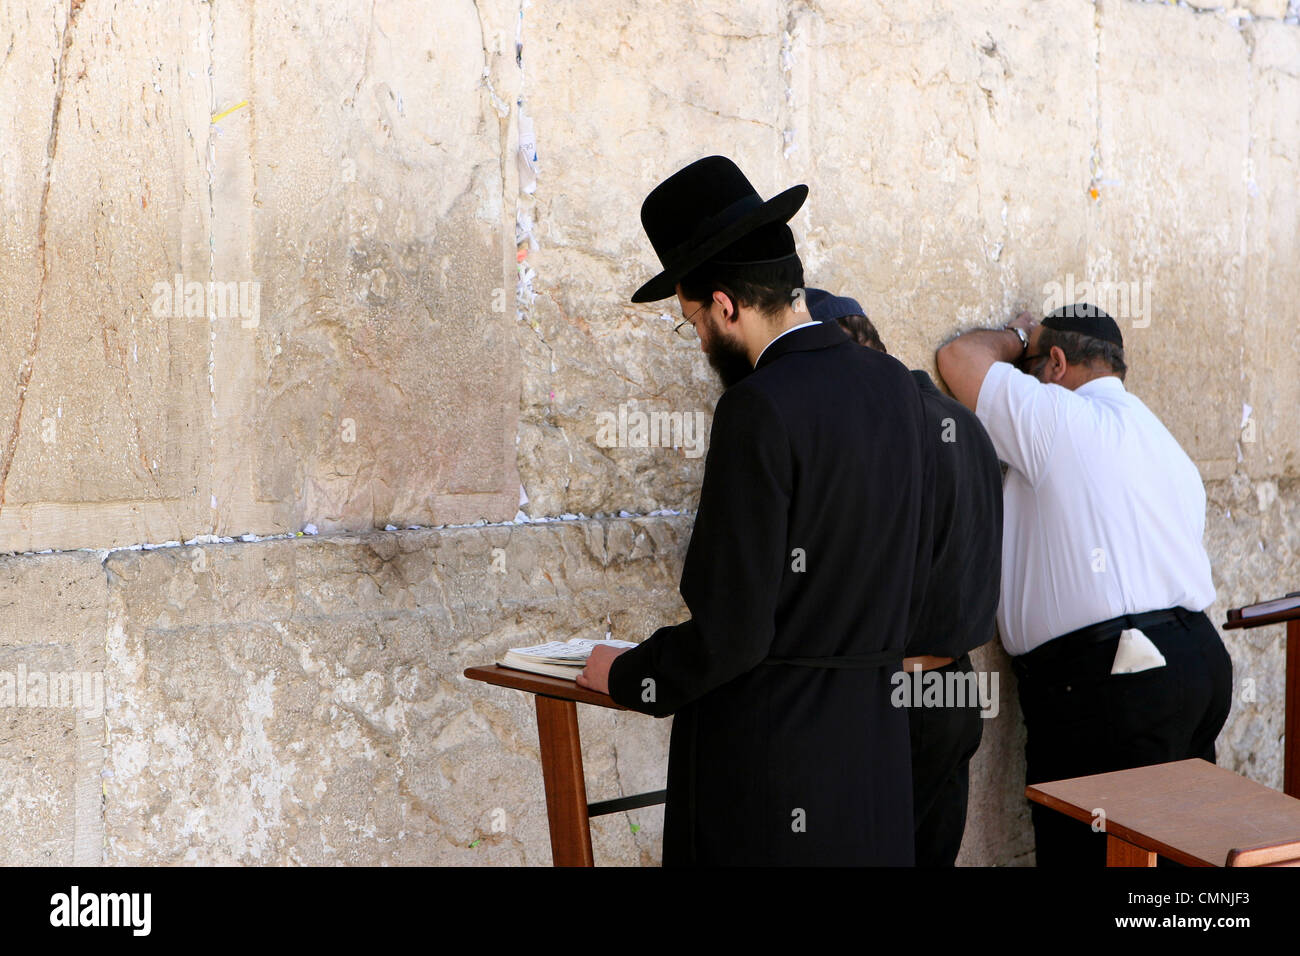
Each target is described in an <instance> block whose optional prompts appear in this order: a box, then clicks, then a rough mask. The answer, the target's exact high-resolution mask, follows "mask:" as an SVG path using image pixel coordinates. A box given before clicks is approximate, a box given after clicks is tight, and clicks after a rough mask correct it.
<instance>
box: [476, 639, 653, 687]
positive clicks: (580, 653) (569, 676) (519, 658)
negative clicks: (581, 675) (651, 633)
mask: <svg viewBox="0 0 1300 956" xmlns="http://www.w3.org/2000/svg"><path fill="white" fill-rule="evenodd" d="M597 645H604V646H605V647H636V644H634V643H632V642H631V641H601V640H595V639H593V638H590V637H575V638H574V639H573V640H571V641H549V642H548V643H546V644H537V645H535V646H533V647H512V648H510V650H508V651H506V656H505V657H504V658H503V659H502V660H500V661H498V663H499V664H500V665H501V666H502V667H513V668H514V669H515V670H517V671H530V672H532V673H534V674H545V675H547V676H548V677H562V678H564V679H565V680H575V679H577V676H578V672H579V671H580V670H582V668H583V667H584V666H586V663H587V658H588V657H590V656H591V649H592V648H593V647H596V646H597Z"/></svg>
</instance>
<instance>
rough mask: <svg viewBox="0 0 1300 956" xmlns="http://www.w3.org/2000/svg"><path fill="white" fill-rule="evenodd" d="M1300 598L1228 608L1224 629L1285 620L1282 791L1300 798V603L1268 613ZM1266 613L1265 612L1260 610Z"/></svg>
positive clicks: (1298, 593)
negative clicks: (1276, 606)
mask: <svg viewBox="0 0 1300 956" xmlns="http://www.w3.org/2000/svg"><path fill="white" fill-rule="evenodd" d="M1296 597H1300V591H1293V592H1291V593H1290V594H1288V595H1286V597H1285V598H1278V599H1277V600H1276V601H1265V602H1263V603H1261V604H1251V605H1247V606H1246V607H1239V608H1233V609H1232V610H1230V611H1228V619H1227V620H1226V621H1225V622H1224V624H1223V628H1224V630H1228V631H1230V630H1234V629H1236V628H1251V627H1263V626H1264V625H1265V624H1281V623H1282V622H1283V621H1285V622H1286V685H1285V686H1286V692H1285V696H1286V704H1285V706H1286V718H1285V722H1284V723H1283V725H1282V726H1283V734H1284V737H1283V739H1282V755H1283V756H1282V792H1283V793H1285V794H1288V795H1289V796H1292V797H1300V606H1297V607H1291V608H1283V609H1280V610H1274V611H1271V612H1269V611H1268V606H1269V605H1279V604H1287V603H1294V602H1289V601H1288V600H1287V598H1296ZM1261 612H1264V613H1261Z"/></svg>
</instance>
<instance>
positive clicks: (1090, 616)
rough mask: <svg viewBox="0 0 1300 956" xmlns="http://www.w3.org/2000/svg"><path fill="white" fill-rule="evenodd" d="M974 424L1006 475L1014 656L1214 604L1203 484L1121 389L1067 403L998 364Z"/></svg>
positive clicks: (1096, 387) (1007, 609) (1089, 390)
mask: <svg viewBox="0 0 1300 956" xmlns="http://www.w3.org/2000/svg"><path fill="white" fill-rule="evenodd" d="M975 413H976V415H978V416H979V419H980V421H981V422H983V423H984V427H985V428H986V429H987V430H988V433H989V436H990V437H991V438H992V439H993V447H994V448H995V449H996V450H997V453H998V457H999V458H1000V459H1002V460H1003V461H1004V462H1006V463H1007V465H1008V466H1009V469H1008V471H1007V477H1006V482H1005V485H1004V487H1003V498H1004V505H1003V532H1002V594H1001V599H1000V602H999V605H998V627H999V629H1000V630H1001V631H1002V643H1003V645H1004V646H1005V647H1006V649H1007V653H1009V654H1012V655H1016V654H1024V653H1027V652H1028V651H1031V650H1033V649H1034V648H1035V647H1038V646H1039V645H1040V644H1043V643H1044V642H1046V641H1048V640H1050V639H1051V638H1053V637H1059V636H1061V635H1062V634H1067V633H1069V632H1070V631H1073V630H1076V629H1077V628H1080V627H1085V626H1087V625H1089V624H1096V623H1098V622H1099V621H1105V620H1109V619H1110V618H1113V617H1119V616H1120V615H1122V614H1138V613H1141V612H1143V611H1156V610H1161V609H1163V608H1169V607H1185V608H1187V609H1188V610H1190V611H1201V610H1204V609H1205V608H1206V607H1208V606H1209V605H1210V604H1211V603H1212V602H1213V601H1214V583H1213V581H1212V579H1211V577H1210V559H1209V556H1208V555H1207V554H1206V553H1205V546H1204V545H1203V543H1202V541H1201V539H1202V537H1203V535H1204V533H1205V487H1204V485H1203V484H1202V483H1201V476H1200V473H1199V472H1198V471H1197V470H1196V465H1195V464H1193V463H1192V460H1191V459H1190V458H1188V457H1187V454H1186V453H1185V452H1184V451H1183V449H1182V448H1181V447H1180V446H1179V444H1178V442H1177V441H1176V440H1175V439H1174V437H1173V436H1172V435H1171V434H1169V431H1168V429H1166V428H1165V426H1164V425H1162V424H1161V423H1160V420H1159V419H1158V418H1156V416H1155V415H1153V414H1152V413H1151V410H1150V409H1148V408H1147V407H1146V405H1144V404H1142V402H1141V400H1140V399H1138V398H1137V397H1136V396H1135V395H1131V394H1130V393H1129V392H1128V391H1126V390H1125V388H1124V384H1123V383H1122V382H1121V381H1120V380H1119V379H1118V378H1116V377H1115V376H1110V375H1108V376H1103V377H1101V378H1096V379H1093V380H1092V381H1090V382H1086V383H1085V384H1083V385H1081V386H1079V387H1078V388H1077V389H1075V390H1074V391H1070V390H1069V389H1067V388H1064V387H1062V386H1060V385H1044V384H1043V383H1042V382H1040V381H1038V379H1036V378H1034V377H1033V376H1030V375H1026V374H1025V373H1024V372H1021V371H1020V370H1019V369H1017V368H1015V367H1014V366H1012V365H1009V364H1007V363H1006V362H996V363H994V365H993V367H992V368H990V369H989V373H988V375H987V376H985V378H984V382H983V384H982V385H981V386H980V393H979V399H978V401H977V402H976V409H975Z"/></svg>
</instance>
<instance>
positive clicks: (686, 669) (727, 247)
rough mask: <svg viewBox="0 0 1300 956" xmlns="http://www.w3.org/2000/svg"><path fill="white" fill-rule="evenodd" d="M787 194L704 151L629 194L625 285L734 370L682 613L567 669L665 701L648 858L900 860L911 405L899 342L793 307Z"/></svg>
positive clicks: (914, 555)
mask: <svg viewBox="0 0 1300 956" xmlns="http://www.w3.org/2000/svg"><path fill="white" fill-rule="evenodd" d="M806 194H807V187H806V186H796V187H794V188H793V189H790V190H787V191H786V192H784V193H781V194H780V195H778V196H777V197H775V198H774V199H772V200H769V201H767V202H764V201H763V200H762V199H761V198H760V197H759V196H758V194H757V193H755V192H754V189H753V187H752V186H750V184H749V182H748V180H746V179H745V177H744V175H743V174H742V173H741V172H740V170H739V169H738V168H736V166H735V164H734V163H732V162H731V161H730V160H727V159H724V158H723V157H720V156H712V157H708V158H706V159H702V160H700V161H698V162H696V163H693V164H691V165H690V166H687V167H686V168H685V169H683V170H681V171H679V172H677V173H676V174H674V175H673V176H671V177H670V178H669V179H667V180H666V181H665V182H664V183H662V184H660V185H659V186H658V187H656V188H655V190H654V191H653V192H651V193H650V195H649V196H648V197H647V198H646V200H645V203H644V204H643V205H642V207H641V221H642V224H643V225H644V227H645V230H646V233H647V235H648V236H649V237H650V241H651V243H652V245H653V246H654V248H655V251H656V253H657V254H658V256H659V259H660V262H661V263H662V264H663V271H662V272H661V273H660V274H659V275H658V276H656V277H655V278H654V279H652V280H651V281H650V282H648V283H646V284H645V285H644V286H642V287H641V289H639V290H638V291H637V293H636V294H635V295H634V296H633V301H636V302H648V301H654V300H656V299H660V298H665V297H667V296H670V295H672V294H673V292H674V291H676V293H677V298H678V301H679V303H680V305H681V307H682V314H683V315H684V316H685V317H686V318H687V320H688V321H690V322H692V323H693V324H694V326H695V328H696V329H697V330H698V332H699V335H700V344H701V348H702V349H703V350H704V351H705V352H706V353H707V354H708V356H709V359H710V361H711V362H712V363H713V364H714V367H715V368H717V369H718V370H719V371H720V372H721V373H725V374H724V375H723V378H724V381H730V382H732V383H733V384H731V386H730V387H729V388H728V389H727V390H726V391H725V392H724V393H723V395H722V397H721V398H720V399H719V400H718V404H717V408H716V410H715V413H714V418H713V427H712V431H711V433H710V436H709V451H708V457H707V458H706V460H705V467H704V481H703V485H702V487H701V488H700V500H699V508H698V511H697V513H696V519H695V527H694V529H693V531H692V533H691V541H690V545H689V547H688V549H687V552H686V561H685V566H684V567H683V570H682V582H681V593H682V598H683V600H684V601H685V602H686V606H687V607H688V608H689V610H690V612H691V618H690V620H688V621H685V622H683V623H681V624H677V625H673V626H669V627H663V628H660V629H659V630H657V631H656V632H655V633H654V634H652V635H651V636H650V637H649V638H647V639H646V640H645V641H644V642H643V643H641V644H640V645H639V646H638V647H636V648H633V649H631V650H627V651H625V652H623V653H622V654H619V655H616V654H614V653H613V652H610V651H607V650H605V649H601V650H598V651H597V652H596V653H593V655H592V657H591V660H590V661H589V662H588V664H587V667H586V669H585V671H584V676H583V677H582V678H581V680H580V683H582V684H583V685H584V686H588V687H593V688H595V689H598V690H605V689H606V688H608V692H609V693H610V695H611V696H612V697H613V698H614V700H615V701H617V702H618V703H620V704H622V705H624V706H625V707H629V708H631V709H633V710H638V711H641V712H643V713H647V714H653V715H655V716H666V715H668V714H673V715H675V717H674V722H673V730H672V740H671V744H670V749H669V758H668V797H667V807H666V809H665V814H664V855H663V859H664V864H665V865H683V864H685V865H690V864H843V865H853V864H858V865H902V866H906V865H909V864H911V863H912V860H913V850H912V840H911V833H912V804H911V786H910V772H909V771H910V767H909V760H908V730H907V714H906V711H903V710H900V709H898V708H895V707H892V706H891V705H890V690H891V685H890V680H889V677H890V674H891V673H892V672H894V671H896V670H897V669H898V666H899V663H900V662H901V660H902V658H903V654H904V645H905V643H906V639H907V636H908V629H909V618H908V615H909V605H910V600H911V593H912V589H913V586H914V584H916V583H917V582H918V581H919V582H922V583H923V582H924V580H925V575H926V574H927V572H928V564H929V553H930V548H929V542H928V540H923V539H922V537H921V534H922V530H921V525H922V504H923V495H924V493H925V488H924V472H923V469H924V462H923V450H922V442H923V440H924V432H923V429H924V413H923V410H922V406H921V400H920V396H919V394H918V393H917V389H916V387H915V385H914V384H913V382H912V380H911V378H910V377H909V376H908V374H907V370H906V369H905V368H904V367H903V366H902V365H901V364H899V363H898V362H896V361H895V360H894V359H892V358H890V357H889V356H887V355H883V354H881V353H878V352H872V351H869V350H867V349H861V348H858V347H857V346H856V345H854V344H853V343H852V342H851V341H849V339H848V337H847V336H845V335H844V333H843V332H842V331H840V329H839V328H837V327H835V326H832V325H826V324H823V323H819V322H810V321H805V320H806V319H807V313H806V312H796V311H795V309H794V308H792V301H793V296H794V292H795V290H796V289H799V288H801V287H802V285H803V266H802V264H801V263H800V261H799V257H798V255H796V253H795V248H794V239H793V235H792V234H791V232H790V229H789V227H788V226H787V225H785V223H786V222H787V221H788V220H789V219H790V217H791V216H793V215H794V213H795V211H796V210H797V209H798V208H799V206H800V205H801V204H802V202H803V200H804V197H805V195H806ZM746 367H747V368H746ZM747 369H748V370H749V372H750V373H749V374H748V375H744V376H743V377H741V376H740V373H743V372H745V371H746V370H747ZM848 578H852V580H853V581H854V582H855V584H856V586H855V587H845V586H844V585H845V581H846V579H848Z"/></svg>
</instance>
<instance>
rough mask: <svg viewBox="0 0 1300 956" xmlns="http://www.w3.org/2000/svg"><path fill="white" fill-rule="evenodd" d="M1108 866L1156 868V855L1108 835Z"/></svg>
mask: <svg viewBox="0 0 1300 956" xmlns="http://www.w3.org/2000/svg"><path fill="white" fill-rule="evenodd" d="M1106 865H1107V866H1155V865H1156V854H1154V853H1152V852H1151V851H1150V850H1144V849H1142V848H1141V847H1140V846H1134V845H1133V844H1132V843H1129V842H1128V841H1127V840H1121V839H1120V838H1119V837H1117V836H1115V835H1113V834H1110V833H1108V834H1106Z"/></svg>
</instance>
